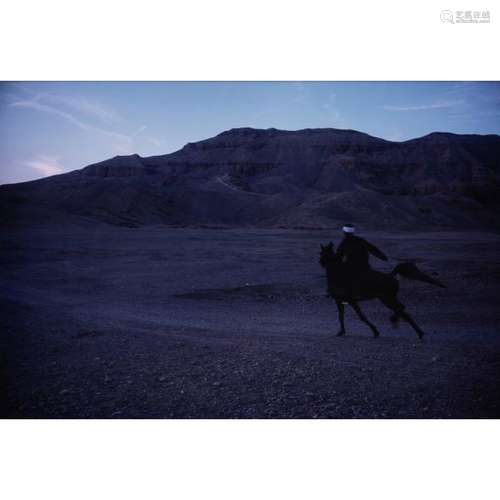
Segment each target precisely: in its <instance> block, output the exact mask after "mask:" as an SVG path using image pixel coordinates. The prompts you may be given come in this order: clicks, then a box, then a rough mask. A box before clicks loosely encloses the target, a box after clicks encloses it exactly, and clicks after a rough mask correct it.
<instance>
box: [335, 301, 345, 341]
mask: <svg viewBox="0 0 500 500" xmlns="http://www.w3.org/2000/svg"><path fill="white" fill-rule="evenodd" d="M335 303H336V304H337V309H338V311H339V323H340V332H339V333H337V337H342V336H343V335H345V325H344V309H345V308H344V304H343V302H342V301H341V300H339V299H335Z"/></svg>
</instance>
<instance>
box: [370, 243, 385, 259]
mask: <svg viewBox="0 0 500 500" xmlns="http://www.w3.org/2000/svg"><path fill="white" fill-rule="evenodd" d="M365 245H366V249H367V250H368V251H369V252H370V253H371V254H372V255H373V256H374V257H377V258H378V259H380V260H389V259H388V258H387V255H385V253H384V252H382V251H381V250H379V249H378V248H377V247H376V246H375V245H372V244H371V243H368V242H367V241H366V240H365Z"/></svg>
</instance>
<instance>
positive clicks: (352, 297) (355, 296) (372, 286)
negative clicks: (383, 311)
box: [319, 242, 446, 340]
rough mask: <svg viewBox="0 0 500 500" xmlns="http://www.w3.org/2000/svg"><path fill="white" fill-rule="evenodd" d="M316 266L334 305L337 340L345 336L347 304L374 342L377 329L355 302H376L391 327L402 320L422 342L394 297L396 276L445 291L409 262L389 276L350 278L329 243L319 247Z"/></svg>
mask: <svg viewBox="0 0 500 500" xmlns="http://www.w3.org/2000/svg"><path fill="white" fill-rule="evenodd" d="M319 263H320V265H321V266H322V267H324V268H325V270H326V277H327V282H328V296H329V297H332V298H333V299H334V300H335V303H336V304H337V309H338V315H339V322H340V331H339V332H338V333H337V336H338V337H341V336H344V335H345V334H346V330H345V325H344V304H349V305H350V306H351V307H352V308H353V309H354V311H356V313H357V315H358V316H359V319H360V320H361V321H363V323H366V324H367V325H368V326H369V327H370V329H371V331H372V332H373V336H374V338H377V337H378V336H379V335H380V333H379V331H378V330H377V327H376V326H375V325H374V324H373V323H371V322H370V321H369V320H368V318H367V317H366V316H365V315H364V313H363V311H362V310H361V308H360V307H359V304H358V302H360V301H362V300H373V299H379V300H380V301H381V302H382V304H384V305H385V306H386V307H388V308H389V309H391V310H392V311H393V314H392V316H391V317H390V320H391V322H392V324H393V325H394V326H397V325H398V322H399V320H400V319H401V318H402V319H403V320H405V321H406V322H408V323H409V324H410V325H411V326H412V327H413V329H414V330H415V332H416V333H417V336H418V338H419V339H420V340H421V339H423V337H424V332H423V331H422V329H421V328H420V327H419V326H418V325H417V323H415V321H414V320H413V318H412V317H411V316H410V315H409V314H408V313H407V312H406V311H405V306H404V305H403V304H402V303H401V302H400V301H399V299H398V297H397V294H398V291H399V282H398V280H397V279H396V276H397V275H400V276H403V277H404V278H407V279H410V280H417V281H422V282H425V283H429V284H431V285H434V286H439V287H441V288H446V286H445V285H444V284H443V283H441V282H439V281H438V280H436V279H434V278H431V277H430V276H428V275H426V274H424V273H423V272H422V271H420V270H419V269H418V268H417V266H416V265H415V264H413V263H411V262H404V263H401V264H398V265H396V267H395V268H394V269H393V270H392V271H391V272H390V273H383V272H379V271H375V270H373V269H368V270H366V271H363V272H362V273H359V272H358V273H356V275H355V276H353V273H352V271H351V270H350V268H349V266H347V264H345V263H343V262H342V258H341V257H340V256H339V255H338V254H337V253H336V252H335V249H334V246H333V243H332V242H330V243H328V244H327V245H321V253H320V258H319Z"/></svg>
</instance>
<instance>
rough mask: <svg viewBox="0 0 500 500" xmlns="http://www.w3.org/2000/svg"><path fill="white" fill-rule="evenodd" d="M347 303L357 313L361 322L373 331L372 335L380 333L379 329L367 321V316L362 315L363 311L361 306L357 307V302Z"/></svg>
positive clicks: (375, 335) (376, 335)
mask: <svg viewBox="0 0 500 500" xmlns="http://www.w3.org/2000/svg"><path fill="white" fill-rule="evenodd" d="M349 305H350V306H351V307H352V308H353V309H354V310H355V311H356V313H357V315H358V316H359V319H360V320H361V321H362V322H363V323H366V324H367V325H368V326H369V327H370V329H371V331H372V332H373V336H374V337H375V338H376V337H378V336H379V335H380V333H379V331H378V330H377V327H376V326H375V325H374V324H373V323H370V321H368V318H367V317H366V316H365V315H364V313H363V311H362V310H361V307H359V304H358V303H357V302H354V301H352V302H349Z"/></svg>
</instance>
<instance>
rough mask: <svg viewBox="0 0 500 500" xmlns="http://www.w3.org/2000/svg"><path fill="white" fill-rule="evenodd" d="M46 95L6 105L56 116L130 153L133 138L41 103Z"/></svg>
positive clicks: (45, 98)
mask: <svg viewBox="0 0 500 500" xmlns="http://www.w3.org/2000/svg"><path fill="white" fill-rule="evenodd" d="M47 95H48V94H43V93H39V94H35V93H32V96H31V98H30V99H19V98H17V99H14V100H12V101H10V102H9V103H8V106H11V107H17V108H28V109H33V110H36V111H40V112H42V113H46V114H50V115H53V116H58V117H59V118H62V119H63V120H65V121H67V122H68V123H70V124H72V125H74V126H75V127H78V128H79V129H81V130H84V131H86V132H95V133H97V134H99V135H102V136H105V137H107V138H109V139H111V140H112V146H113V148H114V149H115V150H116V151H117V152H119V153H122V154H127V153H131V148H132V143H133V137H131V136H129V135H127V134H123V133H120V132H116V131H115V130H111V129H109V128H103V127H101V126H96V125H93V124H91V123H89V122H88V121H86V120H83V119H82V118H81V117H79V116H77V115H76V114H75V113H74V112H71V111H68V110H66V109H63V108H62V107H61V106H57V105H55V104H53V103H52V102H51V103H50V104H48V103H47V102H43V101H44V100H45V101H46V100H47ZM51 99H52V101H57V99H54V98H53V96H52V98H51ZM64 99H65V98H62V99H59V100H60V101H61V102H62V101H63V100H64ZM82 102H83V101H82ZM74 107H77V106H74ZM89 109H90V108H89ZM98 114H99V112H98ZM109 116H110V115H109Z"/></svg>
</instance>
